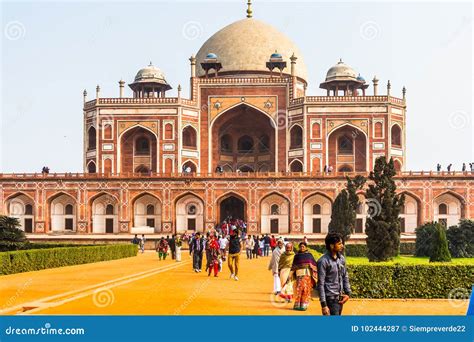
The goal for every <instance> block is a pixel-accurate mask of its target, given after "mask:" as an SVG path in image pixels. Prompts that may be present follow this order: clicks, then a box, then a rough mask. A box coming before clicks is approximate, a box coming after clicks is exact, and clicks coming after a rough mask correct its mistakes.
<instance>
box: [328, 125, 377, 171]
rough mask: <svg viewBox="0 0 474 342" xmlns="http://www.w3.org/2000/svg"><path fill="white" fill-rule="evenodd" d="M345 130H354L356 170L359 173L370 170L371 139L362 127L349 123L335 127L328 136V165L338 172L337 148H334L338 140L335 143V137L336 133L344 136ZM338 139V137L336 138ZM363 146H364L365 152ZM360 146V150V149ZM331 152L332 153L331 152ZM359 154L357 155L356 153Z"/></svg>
mask: <svg viewBox="0 0 474 342" xmlns="http://www.w3.org/2000/svg"><path fill="white" fill-rule="evenodd" d="M344 128H351V129H354V131H353V132H355V133H356V134H355V138H354V139H353V144H354V154H353V155H354V166H355V167H354V170H355V171H356V172H358V171H367V170H369V137H368V135H367V133H366V132H364V131H363V130H362V129H361V128H360V127H357V126H355V125H353V124H351V123H349V122H346V123H343V124H341V125H339V126H337V127H335V128H334V129H333V130H332V131H331V132H330V133H329V134H327V136H326V146H327V148H326V160H327V161H328V164H329V165H331V166H333V167H334V169H335V170H337V167H338V165H337V164H338V163H337V146H332V145H333V144H337V139H335V140H336V141H334V138H333V135H334V134H335V133H341V134H344ZM336 138H337V137H336ZM362 138H363V139H362ZM362 145H364V148H363V151H361V150H362V148H361V147H362ZM358 146H359V148H358ZM330 151H331V152H330ZM356 152H357V153H356Z"/></svg>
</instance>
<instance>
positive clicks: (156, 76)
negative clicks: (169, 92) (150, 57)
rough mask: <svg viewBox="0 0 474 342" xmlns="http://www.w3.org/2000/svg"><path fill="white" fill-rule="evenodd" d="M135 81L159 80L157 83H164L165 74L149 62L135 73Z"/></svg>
mask: <svg viewBox="0 0 474 342" xmlns="http://www.w3.org/2000/svg"><path fill="white" fill-rule="evenodd" d="M134 82H135V83H137V82H159V83H166V79H165V74H164V73H163V72H162V71H161V70H160V69H158V68H157V67H155V66H154V65H153V64H152V63H151V62H150V64H149V65H148V66H147V67H145V68H143V69H140V70H138V72H137V74H136V75H135V81H134Z"/></svg>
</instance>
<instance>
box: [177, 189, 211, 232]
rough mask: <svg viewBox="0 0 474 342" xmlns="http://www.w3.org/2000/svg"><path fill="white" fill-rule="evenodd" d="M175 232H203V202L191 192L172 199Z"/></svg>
mask: <svg viewBox="0 0 474 342" xmlns="http://www.w3.org/2000/svg"><path fill="white" fill-rule="evenodd" d="M173 202H174V208H175V227H176V229H175V232H176V233H184V232H186V231H195V232H203V231H204V201H203V199H202V198H201V197H200V196H199V195H197V194H195V193H194V192H192V191H188V192H185V193H184V194H181V195H179V196H177V197H176V198H175V199H174V201H173Z"/></svg>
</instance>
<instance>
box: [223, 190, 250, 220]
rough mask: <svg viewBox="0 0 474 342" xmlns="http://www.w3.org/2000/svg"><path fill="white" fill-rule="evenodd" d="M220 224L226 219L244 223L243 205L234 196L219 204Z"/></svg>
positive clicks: (241, 201) (242, 202)
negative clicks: (229, 218)
mask: <svg viewBox="0 0 474 342" xmlns="http://www.w3.org/2000/svg"><path fill="white" fill-rule="evenodd" d="M219 209H220V222H222V221H224V220H225V219H226V218H227V217H229V216H232V218H234V219H240V220H244V221H245V203H244V201H243V200H241V199H240V198H238V197H236V196H229V197H227V198H226V199H224V200H222V202H221V203H220V207H219Z"/></svg>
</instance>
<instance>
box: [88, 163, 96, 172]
mask: <svg viewBox="0 0 474 342" xmlns="http://www.w3.org/2000/svg"><path fill="white" fill-rule="evenodd" d="M87 172H88V173H97V166H96V164H95V161H93V160H90V161H89V162H88V163H87Z"/></svg>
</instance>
